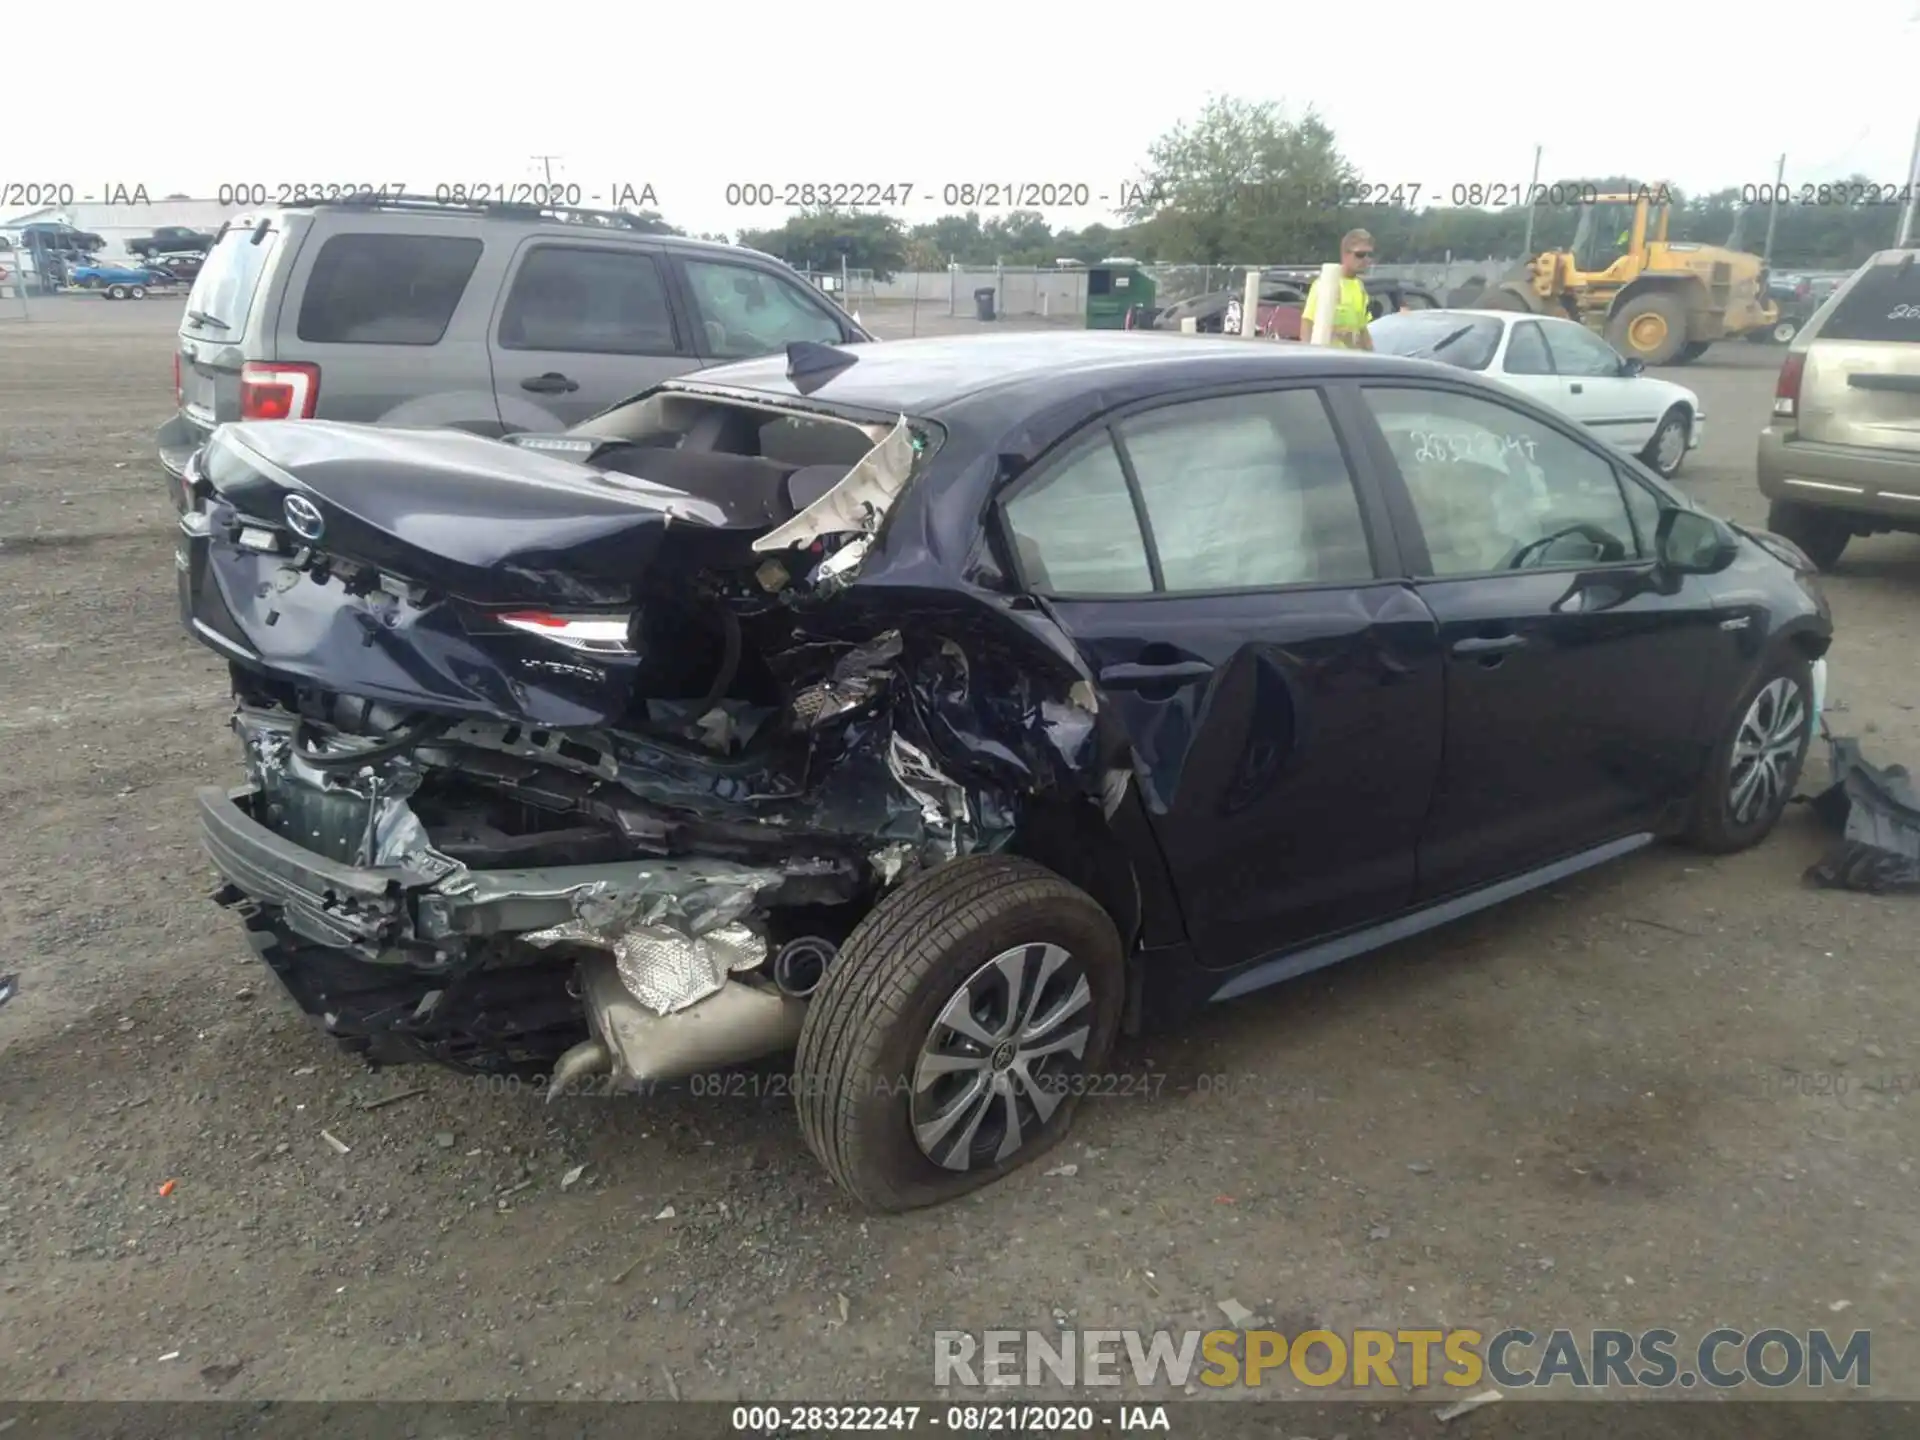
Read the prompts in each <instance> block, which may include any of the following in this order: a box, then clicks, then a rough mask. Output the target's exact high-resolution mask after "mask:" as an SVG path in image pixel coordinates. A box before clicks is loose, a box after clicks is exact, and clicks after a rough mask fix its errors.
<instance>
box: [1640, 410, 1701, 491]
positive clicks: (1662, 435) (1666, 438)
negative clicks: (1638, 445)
mask: <svg viewBox="0 0 1920 1440" xmlns="http://www.w3.org/2000/svg"><path fill="white" fill-rule="evenodd" d="M1692 429H1693V419H1692V417H1691V416H1690V415H1688V414H1687V409H1686V406H1684V405H1676V406H1674V407H1673V408H1672V409H1671V410H1669V411H1667V413H1666V414H1664V415H1662V416H1661V417H1660V423H1659V424H1658V425H1656V426H1654V427H1653V435H1652V437H1651V438H1650V439H1648V441H1647V443H1646V446H1645V448H1643V449H1642V450H1641V451H1640V458H1641V459H1642V460H1643V461H1645V462H1646V464H1647V466H1648V467H1649V468H1650V469H1651V470H1652V471H1653V473H1654V474H1656V475H1658V476H1659V477H1660V478H1661V479H1662V480H1671V479H1672V478H1673V477H1674V476H1676V475H1678V474H1679V473H1680V467H1681V466H1682V465H1683V464H1685V463H1686V459H1687V442H1688V441H1689V440H1690V439H1692V435H1691V434H1690V432H1691V431H1692ZM1676 432H1677V436H1678V440H1677V443H1675V435H1676ZM1669 447H1671V448H1672V451H1673V459H1672V460H1671V461H1670V462H1667V463H1664V464H1663V463H1662V462H1661V459H1660V456H1661V455H1662V453H1664V452H1665V451H1666V450H1667V449H1668V448H1669Z"/></svg>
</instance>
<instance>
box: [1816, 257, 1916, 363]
mask: <svg viewBox="0 0 1920 1440" xmlns="http://www.w3.org/2000/svg"><path fill="white" fill-rule="evenodd" d="M1816 338H1818V339H1820V340H1891V341H1895V342H1899V341H1905V342H1907V343H1909V344H1911V343H1913V342H1915V341H1920V265H1915V264H1914V263H1913V257H1912V256H1911V255H1909V256H1907V257H1905V258H1904V259H1902V260H1900V261H1898V262H1896V263H1894V264H1891V265H1888V264H1881V265H1875V266H1873V267H1872V268H1871V269H1870V270H1868V271H1867V272H1866V273H1865V274H1863V275H1862V276H1861V277H1860V279H1859V282H1858V283H1857V284H1855V285H1854V287H1853V288H1852V289H1851V290H1849V291H1847V293H1846V294H1845V295H1844V296H1842V297H1841V299H1840V303H1839V304H1837V305H1835V306H1834V307H1833V313H1832V314H1831V315H1829V316H1827V319H1826V323H1825V324H1824V325H1822V326H1821V327H1820V333H1819V335H1818V336H1817V337H1816Z"/></svg>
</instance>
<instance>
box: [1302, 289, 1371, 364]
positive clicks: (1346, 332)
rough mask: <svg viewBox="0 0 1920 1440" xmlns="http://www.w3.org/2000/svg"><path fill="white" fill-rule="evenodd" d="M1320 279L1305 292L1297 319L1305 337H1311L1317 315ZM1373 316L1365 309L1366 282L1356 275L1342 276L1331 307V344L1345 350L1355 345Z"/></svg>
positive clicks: (1357, 345) (1355, 347) (1354, 347)
mask: <svg viewBox="0 0 1920 1440" xmlns="http://www.w3.org/2000/svg"><path fill="white" fill-rule="evenodd" d="M1321 283H1322V282H1321V281H1319V280H1315V281H1314V282H1313V286H1312V288H1311V289H1309V290H1308V291H1307V303H1306V306H1305V307H1304V308H1303V309H1302V310H1301V312H1300V318H1301V319H1302V320H1304V321H1305V322H1306V325H1307V336H1308V338H1309V339H1311V338H1312V336H1313V322H1314V320H1315V319H1317V318H1318V316H1319V303H1320V287H1321ZM1372 319H1373V316H1372V314H1371V313H1370V312H1369V310H1368V309H1367V283H1366V281H1364V280H1362V279H1360V278H1359V277H1358V276H1342V277H1341V280H1340V299H1339V302H1338V303H1337V304H1336V305H1335V306H1334V307H1333V343H1334V344H1335V345H1337V346H1339V347H1340V348H1342V349H1345V350H1354V349H1358V348H1359V344H1360V334H1361V332H1362V331H1364V330H1365V329H1366V328H1367V325H1368V324H1369V322H1371V320H1372Z"/></svg>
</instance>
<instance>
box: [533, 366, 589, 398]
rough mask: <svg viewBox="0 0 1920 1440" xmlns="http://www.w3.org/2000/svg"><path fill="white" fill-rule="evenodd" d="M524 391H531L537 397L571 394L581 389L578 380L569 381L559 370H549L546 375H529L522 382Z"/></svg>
mask: <svg viewBox="0 0 1920 1440" xmlns="http://www.w3.org/2000/svg"><path fill="white" fill-rule="evenodd" d="M520 388H521V389H522V390H531V391H533V393H534V394H536V395H563V394H570V393H572V392H573V391H575V390H578V389H579V388H580V382H579V381H578V380H569V379H568V378H567V377H566V376H564V375H562V374H561V373H560V372H559V371H558V370H549V371H548V372H547V373H546V374H544V375H529V376H528V377H527V378H526V379H525V380H522V381H521V382H520Z"/></svg>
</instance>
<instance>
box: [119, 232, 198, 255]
mask: <svg viewBox="0 0 1920 1440" xmlns="http://www.w3.org/2000/svg"><path fill="white" fill-rule="evenodd" d="M213 242H214V237H213V236H212V235H209V234H208V233H207V232H206V231H204V230H195V229H193V228H192V227H191V226H186V225H158V226H155V227H154V231H153V233H152V234H151V235H147V236H143V237H141V238H140V239H137V240H129V241H127V249H128V250H129V251H130V252H131V253H133V254H135V255H140V256H143V257H144V256H154V255H178V254H183V253H187V252H192V253H195V254H201V255H204V254H206V252H207V251H209V250H211V249H212V248H213Z"/></svg>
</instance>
